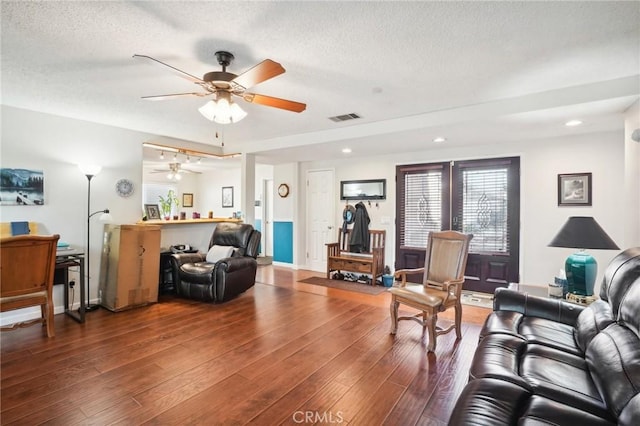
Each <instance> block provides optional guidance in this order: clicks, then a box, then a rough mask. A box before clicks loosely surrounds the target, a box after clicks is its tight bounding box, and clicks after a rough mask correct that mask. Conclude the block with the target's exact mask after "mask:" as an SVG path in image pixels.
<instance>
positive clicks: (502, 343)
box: [449, 247, 640, 426]
mask: <svg viewBox="0 0 640 426" xmlns="http://www.w3.org/2000/svg"><path fill="white" fill-rule="evenodd" d="M493 310H494V311H493V312H492V313H491V314H490V315H489V317H488V318H487V320H486V322H485V325H484V327H483V329H482V331H481V334H480V341H479V344H478V348H477V350H476V352H475V355H474V358H473V361H472V364H471V367H470V371H469V382H468V383H467V385H466V386H465V388H464V389H463V391H462V394H461V395H460V397H459V398H458V400H457V402H456V405H455V407H454V410H453V413H452V415H451V417H450V419H449V424H450V425H515V424H518V425H548V424H553V425H572V426H586V425H612V424H619V425H629V426H631V425H636V426H637V425H640V247H636V248H632V249H628V250H625V251H624V252H622V253H620V254H619V255H617V256H616V257H615V258H614V259H613V260H612V261H611V263H610V264H609V265H608V266H607V269H606V270H605V274H604V279H603V283H602V287H601V291H600V299H599V300H597V301H596V302H594V303H592V304H591V305H589V306H588V307H583V306H580V305H574V304H570V303H568V302H566V301H562V300H552V299H547V298H540V297H533V296H528V295H526V294H522V293H518V292H516V291H513V290H508V289H503V288H501V289H498V290H497V291H496V293H495V298H494V307H493Z"/></svg>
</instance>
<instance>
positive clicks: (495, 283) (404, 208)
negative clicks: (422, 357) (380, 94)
mask: <svg viewBox="0 0 640 426" xmlns="http://www.w3.org/2000/svg"><path fill="white" fill-rule="evenodd" d="M396 194H397V195H396V196H397V200H396V209H397V212H396V217H397V220H396V235H397V238H396V264H395V267H396V269H405V268H420V267H423V266H424V255H425V249H426V241H427V236H428V234H429V232H432V231H441V230H448V229H452V230H456V231H461V232H464V233H468V234H473V239H472V240H471V245H470V249H469V258H468V261H467V268H466V272H465V278H466V279H465V284H464V288H465V289H467V290H472V291H480V292H485V293H493V291H494V290H495V289H496V288H497V287H505V286H507V285H508V284H509V283H510V282H518V280H519V278H518V277H519V259H520V255H519V252H520V241H519V235H520V223H519V221H520V220H519V218H520V158H519V157H509V158H495V159H483V160H470V161H458V162H453V161H452V162H443V163H430V164H411V165H404V166H397V168H396ZM410 278H411V280H412V281H414V282H421V281H422V277H421V276H419V275H416V276H413V277H410Z"/></svg>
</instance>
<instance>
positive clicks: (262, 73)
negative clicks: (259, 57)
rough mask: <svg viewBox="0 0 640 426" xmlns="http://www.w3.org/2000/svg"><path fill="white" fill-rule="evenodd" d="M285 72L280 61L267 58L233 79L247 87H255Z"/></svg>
mask: <svg viewBox="0 0 640 426" xmlns="http://www.w3.org/2000/svg"><path fill="white" fill-rule="evenodd" d="M284 72H285V69H284V68H283V67H282V65H280V64H279V63H277V62H275V61H272V60H271V59H265V60H264V61H262V62H260V63H259V64H258V65H256V66H254V67H253V68H251V69H249V70H247V71H245V72H243V73H242V74H240V75H239V76H237V77H236V78H234V79H233V80H232V81H233V82H234V83H236V84H238V85H240V86H242V87H244V88H245V89H248V88H249V87H253V86H255V85H256V84H258V83H262V82H263V81H266V80H269V79H270V78H273V77H275V76H278V75H280V74H282V73H284Z"/></svg>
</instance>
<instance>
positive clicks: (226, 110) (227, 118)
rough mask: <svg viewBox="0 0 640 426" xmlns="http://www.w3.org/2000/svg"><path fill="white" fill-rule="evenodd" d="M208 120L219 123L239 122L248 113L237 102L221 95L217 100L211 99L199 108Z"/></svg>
mask: <svg viewBox="0 0 640 426" xmlns="http://www.w3.org/2000/svg"><path fill="white" fill-rule="evenodd" d="M198 111H200V114H202V115H203V116H204V117H205V118H206V119H207V120H211V121H215V122H216V123H218V124H229V123H237V122H238V121H240V120H242V119H243V118H245V117H246V116H247V113H246V112H245V111H244V110H243V109H242V108H240V106H239V105H238V104H236V103H235V102H231V101H230V100H228V99H227V98H224V97H221V98H220V99H218V100H217V101H209V102H207V103H206V104H204V105H203V106H201V107H200V108H198Z"/></svg>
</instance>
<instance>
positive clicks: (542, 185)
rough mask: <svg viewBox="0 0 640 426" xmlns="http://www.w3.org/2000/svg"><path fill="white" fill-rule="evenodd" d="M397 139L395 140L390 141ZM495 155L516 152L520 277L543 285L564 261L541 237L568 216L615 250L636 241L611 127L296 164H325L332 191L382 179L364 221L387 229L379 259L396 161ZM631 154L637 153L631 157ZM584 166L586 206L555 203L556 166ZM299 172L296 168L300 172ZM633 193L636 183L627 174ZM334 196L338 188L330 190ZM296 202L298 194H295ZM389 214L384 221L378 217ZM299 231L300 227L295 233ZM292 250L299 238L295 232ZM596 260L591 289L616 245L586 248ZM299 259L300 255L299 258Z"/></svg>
mask: <svg viewBox="0 0 640 426" xmlns="http://www.w3.org/2000/svg"><path fill="white" fill-rule="evenodd" d="M389 143H395V144H398V145H399V146H401V141H397V140H390V141H389ZM502 156H520V157H521V165H520V167H521V222H520V226H521V230H520V232H521V236H520V247H521V253H520V254H521V261H520V275H521V282H524V283H528V284H537V285H545V284H547V283H548V282H550V281H551V280H553V277H554V275H556V274H557V272H558V271H559V270H560V269H561V268H563V267H564V261H565V259H566V257H567V256H568V255H569V254H571V253H572V251H573V250H572V249H562V248H551V247H547V244H548V243H549V242H550V241H551V239H552V238H553V237H554V235H555V233H556V232H557V231H558V230H559V229H560V227H561V226H562V225H563V223H564V222H565V221H566V219H567V218H568V217H569V216H593V217H595V218H596V220H597V221H598V223H599V224H600V225H601V226H602V227H603V228H604V229H605V231H606V232H607V233H608V234H609V235H610V236H611V237H612V238H613V240H614V241H616V243H617V244H618V246H620V248H621V249H623V248H627V247H630V246H638V245H640V238H639V237H638V236H637V235H635V236H633V235H630V234H628V233H626V232H625V230H626V229H627V228H628V224H626V223H625V221H623V220H620V219H621V215H620V211H621V209H629V210H630V211H633V212H634V213H633V215H634V217H636V218H637V217H638V214H639V213H638V207H637V205H636V206H633V205H631V204H630V202H629V201H628V199H627V197H625V194H624V191H625V189H624V188H625V181H626V179H628V178H626V177H625V144H624V137H623V135H622V134H619V133H605V134H590V135H582V136H579V137H568V138H563V139H553V140H551V139H548V140H540V141H530V142H517V141H514V142H513V143H510V144H503V145H495V146H476V147H461V148H456V147H446V146H443V147H442V148H440V149H437V150H430V151H424V152H413V153H402V152H399V153H398V154H396V155H393V156H385V157H369V158H366V157H359V156H358V154H357V153H352V154H351V156H350V157H349V159H344V160H341V161H331V162H321V161H317V162H308V163H303V164H302V165H301V169H302V170H311V169H318V168H327V167H332V168H334V169H335V172H336V183H335V185H336V188H335V189H336V194H339V193H340V192H339V182H340V181H341V180H352V179H377V178H384V179H387V199H386V200H385V201H381V202H379V203H378V206H375V203H374V202H373V201H372V206H371V207H369V206H367V210H368V212H369V216H370V217H371V224H370V228H373V229H386V230H387V247H386V250H385V259H386V263H387V264H389V265H390V266H392V265H393V262H394V259H395V229H394V225H393V223H394V219H395V197H396V191H395V167H396V166H397V165H401V164H412V163H428V162H438V161H448V160H456V161H457V160H466V159H475V158H491V157H502ZM636 161H637V159H636ZM577 172H591V173H592V174H593V205H592V206H590V207H558V205H557V175H558V174H560V173H577ZM301 176H304V173H303V172H302V173H301ZM628 185H631V186H633V187H634V188H635V191H636V192H637V191H638V190H639V189H638V187H639V186H640V183H638V181H637V180H636V181H635V182H634V181H629V182H628ZM336 196H337V197H339V195H336ZM301 204H302V205H301V208H304V201H303V200H302V201H301ZM343 208H344V203H343V202H342V203H339V204H338V206H337V208H336V211H335V215H336V220H337V222H340V221H341V217H342V209H343ZM385 217H391V224H387V225H385V224H383V223H382V219H383V218H385ZM298 235H300V237H301V238H304V234H298ZM298 242H299V247H298V251H299V255H301V254H302V253H303V251H304V250H305V244H306V243H305V242H304V241H303V240H302V239H299V241H298ZM590 253H591V254H592V255H593V256H594V257H595V258H596V260H597V262H598V264H599V273H598V279H597V282H596V291H598V290H599V285H600V280H601V277H602V272H603V270H604V268H605V266H606V265H607V264H608V263H609V261H610V260H611V259H612V258H613V257H614V256H615V255H616V254H617V253H618V252H617V251H606V250H592V251H590ZM301 259H302V258H301Z"/></svg>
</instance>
